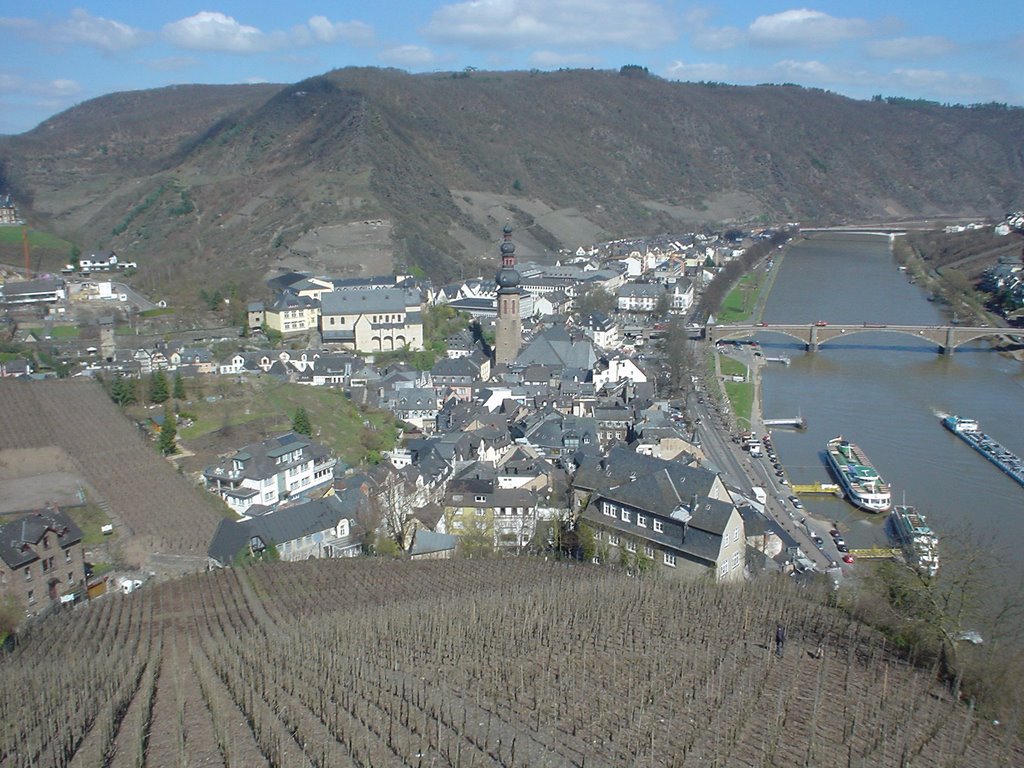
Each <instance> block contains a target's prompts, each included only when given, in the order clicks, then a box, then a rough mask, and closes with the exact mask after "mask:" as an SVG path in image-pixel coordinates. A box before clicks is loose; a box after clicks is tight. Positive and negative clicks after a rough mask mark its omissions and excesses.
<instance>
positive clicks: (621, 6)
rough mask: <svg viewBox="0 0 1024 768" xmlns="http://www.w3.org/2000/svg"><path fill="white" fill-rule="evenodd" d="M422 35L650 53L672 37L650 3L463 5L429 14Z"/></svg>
mask: <svg viewBox="0 0 1024 768" xmlns="http://www.w3.org/2000/svg"><path fill="white" fill-rule="evenodd" d="M423 34H424V35H425V36H426V37H428V38H429V39H432V40H437V41H441V42H445V43H456V44H463V45H469V46H476V47H482V48H488V47H494V46H495V45H496V43H497V44H499V45H501V46H511V47H513V48H528V47H533V46H540V45H544V46H549V47H559V48H562V47H569V46H599V45H623V46H628V47H631V48H653V47H655V46H657V45H660V44H662V43H666V42H670V41H672V40H674V39H675V37H676V33H675V31H674V29H673V24H672V23H671V21H670V19H669V18H668V17H667V16H666V15H665V13H664V12H663V11H662V9H661V8H660V7H659V6H658V5H657V4H656V3H655V2H653V1H652V0H468V2H462V3H455V4H450V5H445V6H442V7H441V8H440V9H438V10H437V11H435V12H434V15H433V17H432V18H431V19H430V22H429V23H428V24H427V26H426V27H425V28H424V29H423Z"/></svg>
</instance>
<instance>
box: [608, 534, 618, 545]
mask: <svg viewBox="0 0 1024 768" xmlns="http://www.w3.org/2000/svg"><path fill="white" fill-rule="evenodd" d="M608 543H609V544H611V545H612V546H613V547H617V546H619V537H618V536H617V535H616V534H614V533H610V534H608Z"/></svg>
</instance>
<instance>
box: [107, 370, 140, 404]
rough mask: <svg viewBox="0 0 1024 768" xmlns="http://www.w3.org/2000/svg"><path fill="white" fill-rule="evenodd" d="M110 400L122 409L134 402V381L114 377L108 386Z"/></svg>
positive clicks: (122, 377)
mask: <svg viewBox="0 0 1024 768" xmlns="http://www.w3.org/2000/svg"><path fill="white" fill-rule="evenodd" d="M110 399H111V400H113V401H114V402H115V403H117V404H118V405H120V406H122V407H124V406H126V405H131V404H132V403H134V402H135V379H128V378H125V377H124V376H116V377H115V378H114V381H113V383H112V384H111V385H110Z"/></svg>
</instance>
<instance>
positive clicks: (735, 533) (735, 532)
mask: <svg viewBox="0 0 1024 768" xmlns="http://www.w3.org/2000/svg"><path fill="white" fill-rule="evenodd" d="M732 540H733V541H734V542H736V541H739V540H740V529H739V528H733V529H732Z"/></svg>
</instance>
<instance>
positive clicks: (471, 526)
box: [444, 465, 537, 549]
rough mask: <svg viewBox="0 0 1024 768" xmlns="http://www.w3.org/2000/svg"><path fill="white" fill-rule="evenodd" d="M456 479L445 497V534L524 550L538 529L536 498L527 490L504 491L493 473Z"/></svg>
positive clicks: (475, 472) (499, 547)
mask: <svg viewBox="0 0 1024 768" xmlns="http://www.w3.org/2000/svg"><path fill="white" fill-rule="evenodd" d="M472 470H473V472H472V473H470V474H464V475H462V476H459V477H456V478H453V479H452V480H451V482H450V483H449V484H448V492H447V493H446V494H445V501H444V519H445V530H446V531H448V532H450V533H452V534H454V535H456V536H459V537H460V538H464V539H465V538H470V539H478V538H479V539H481V540H482V541H483V542H486V543H487V544H488V545H490V546H493V547H495V548H498V549H502V548H512V549H520V548H522V547H524V546H526V544H528V543H529V541H530V540H531V539H532V538H533V534H534V532H535V531H536V527H537V501H536V494H535V493H534V492H532V491H529V490H527V489H525V488H501V487H500V486H499V485H498V483H497V481H496V479H495V477H494V475H493V470H491V474H490V476H480V474H481V473H480V471H479V469H478V465H473V467H472Z"/></svg>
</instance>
